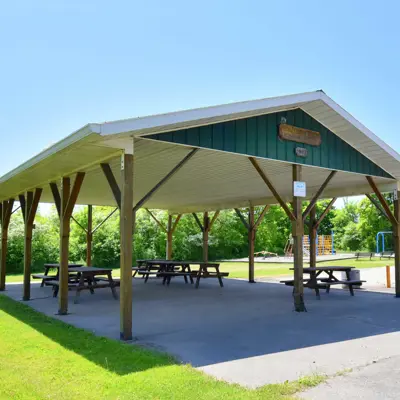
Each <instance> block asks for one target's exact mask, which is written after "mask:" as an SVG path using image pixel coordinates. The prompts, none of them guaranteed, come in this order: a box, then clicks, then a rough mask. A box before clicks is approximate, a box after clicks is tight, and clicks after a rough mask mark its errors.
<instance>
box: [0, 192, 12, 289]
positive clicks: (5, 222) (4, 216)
mask: <svg viewBox="0 0 400 400" xmlns="http://www.w3.org/2000/svg"><path fill="white" fill-rule="evenodd" d="M13 206H14V199H9V200H4V201H3V202H2V204H1V249H0V291H3V290H5V289H6V266H7V263H6V260H7V244H8V227H9V225H10V218H11V214H12V208H13Z"/></svg>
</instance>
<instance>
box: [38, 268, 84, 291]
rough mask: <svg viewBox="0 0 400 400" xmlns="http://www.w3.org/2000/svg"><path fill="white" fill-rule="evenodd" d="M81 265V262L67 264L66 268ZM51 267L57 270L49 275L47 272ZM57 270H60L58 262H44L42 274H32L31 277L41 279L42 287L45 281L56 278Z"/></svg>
mask: <svg viewBox="0 0 400 400" xmlns="http://www.w3.org/2000/svg"><path fill="white" fill-rule="evenodd" d="M82 266H83V264H68V269H69V268H74V267H82ZM52 269H56V270H57V271H56V274H55V275H49V272H50V270H52ZM59 272H60V264H44V273H43V274H33V275H32V278H33V279H41V280H42V283H41V284H40V287H43V286H44V285H45V283H46V282H49V281H52V280H58V277H59Z"/></svg>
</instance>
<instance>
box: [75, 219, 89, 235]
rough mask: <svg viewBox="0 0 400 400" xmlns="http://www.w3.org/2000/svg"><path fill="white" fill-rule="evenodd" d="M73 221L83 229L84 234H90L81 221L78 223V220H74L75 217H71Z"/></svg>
mask: <svg viewBox="0 0 400 400" xmlns="http://www.w3.org/2000/svg"><path fill="white" fill-rule="evenodd" d="M71 219H72V221H74V222H75V223H76V224H77V225H78V226H79V228H81V229H82V230H83V231H84V232H86V233H88V230H87V229H86V228H85V227H84V226H82V224H81V223H80V222H79V221H77V220H76V219H75V218H74V216H73V215H71Z"/></svg>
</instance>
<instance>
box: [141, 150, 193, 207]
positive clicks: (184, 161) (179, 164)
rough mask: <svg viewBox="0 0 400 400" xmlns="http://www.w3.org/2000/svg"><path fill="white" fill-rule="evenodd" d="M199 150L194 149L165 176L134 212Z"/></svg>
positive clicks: (144, 197) (143, 198)
mask: <svg viewBox="0 0 400 400" xmlns="http://www.w3.org/2000/svg"><path fill="white" fill-rule="evenodd" d="M198 150H199V149H193V150H192V151H191V152H190V153H189V154H187V155H186V156H185V157H184V158H183V159H182V160H181V161H179V163H178V164H177V165H175V167H174V168H172V169H171V171H169V172H168V174H167V175H165V176H164V178H162V179H161V180H160V182H158V183H157V184H156V185H155V186H154V187H153V188H152V189H151V190H150V191H149V192H148V193H147V194H145V195H144V196H143V197H142V198H141V199H140V200H139V201H138V202H137V204H136V205H135V207H133V212H136V211H137V210H138V209H139V208H140V207H142V205H143V204H144V203H146V201H148V200H149V199H150V198H151V196H153V194H154V193H155V192H156V191H157V190H158V189H160V187H161V186H163V185H164V184H165V183H166V182H167V181H168V180H169V179H170V178H171V177H172V176H173V175H174V174H175V173H176V172H177V171H179V170H180V169H181V168H182V167H183V166H184V165H185V164H186V163H187V162H188V161H189V160H190V159H191V158H192V157H193V156H194V155H195V154H196V152H197V151H198Z"/></svg>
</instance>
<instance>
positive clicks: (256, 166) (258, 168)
mask: <svg viewBox="0 0 400 400" xmlns="http://www.w3.org/2000/svg"><path fill="white" fill-rule="evenodd" d="M249 160H250V162H251V163H252V164H253V166H254V168H255V169H256V171H257V172H258V174H259V175H260V177H261V179H262V180H263V181H264V183H265V184H266V185H267V186H268V189H269V190H270V191H271V193H272V194H273V195H274V197H275V199H276V200H277V201H278V203H279V204H280V205H281V207H282V208H283V209H284V210H285V213H286V214H287V216H288V217H289V218H290V220H291V221H295V220H296V217H295V215H294V214H293V212H292V210H291V209H290V208H289V207H288V206H287V204H286V203H285V202H284V201H283V200H282V198H281V196H279V194H278V192H277V191H276V189H275V187H274V185H273V184H272V183H271V181H270V180H269V179H268V177H267V175H266V174H265V172H264V171H263V170H262V169H261V167H260V166H259V164H258V162H257V160H256V159H255V158H254V157H249Z"/></svg>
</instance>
